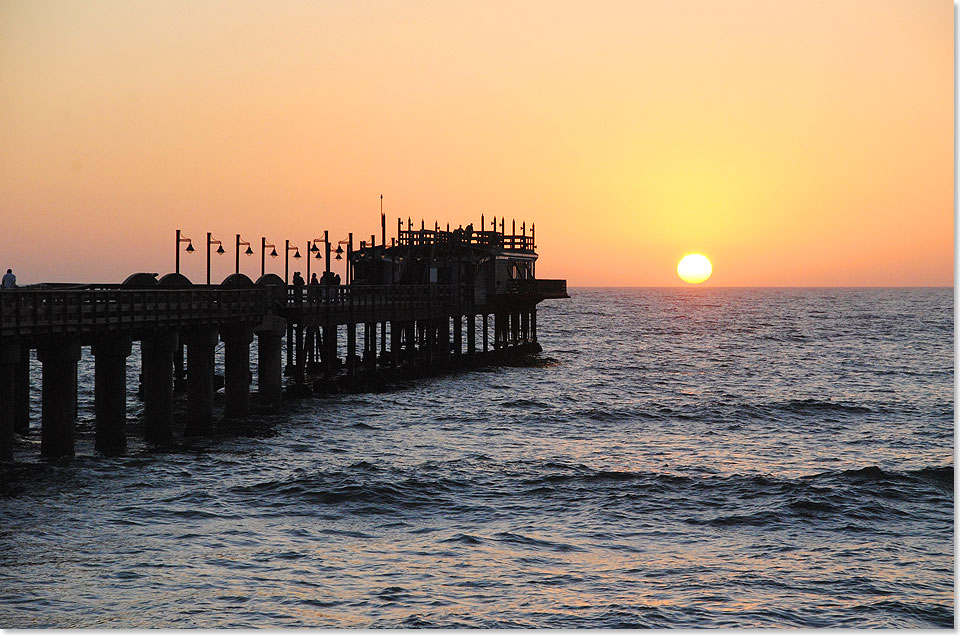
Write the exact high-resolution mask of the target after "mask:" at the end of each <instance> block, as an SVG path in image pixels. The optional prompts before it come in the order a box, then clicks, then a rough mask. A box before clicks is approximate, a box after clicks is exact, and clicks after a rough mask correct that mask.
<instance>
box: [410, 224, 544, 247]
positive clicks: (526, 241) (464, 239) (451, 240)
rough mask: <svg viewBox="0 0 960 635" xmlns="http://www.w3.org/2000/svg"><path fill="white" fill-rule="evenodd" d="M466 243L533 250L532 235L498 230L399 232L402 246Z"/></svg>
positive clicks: (413, 230) (419, 230)
mask: <svg viewBox="0 0 960 635" xmlns="http://www.w3.org/2000/svg"><path fill="white" fill-rule="evenodd" d="M458 243H459V244H468V245H478V246H483V247H489V246H492V247H499V248H501V249H504V250H505V251H531V252H532V251H533V250H534V246H533V236H524V235H520V236H509V235H505V234H501V233H500V232H488V231H472V232H470V233H467V232H464V231H461V230H457V231H452V232H447V231H442V230H440V231H437V230H433V229H409V230H403V231H401V232H400V239H399V244H400V245H402V246H411V245H412V246H414V247H419V246H425V245H448V244H458Z"/></svg>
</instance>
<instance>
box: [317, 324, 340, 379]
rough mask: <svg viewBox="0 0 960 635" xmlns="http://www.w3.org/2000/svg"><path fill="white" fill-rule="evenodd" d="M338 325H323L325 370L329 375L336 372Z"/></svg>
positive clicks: (323, 360)
mask: <svg viewBox="0 0 960 635" xmlns="http://www.w3.org/2000/svg"><path fill="white" fill-rule="evenodd" d="M336 359H337V326H336V325H335V324H334V325H330V324H325V325H324V326H323V359H322V360H321V361H322V362H323V371H324V372H325V373H326V374H327V375H328V376H329V375H332V374H333V373H335V372H336V370H337V365H336Z"/></svg>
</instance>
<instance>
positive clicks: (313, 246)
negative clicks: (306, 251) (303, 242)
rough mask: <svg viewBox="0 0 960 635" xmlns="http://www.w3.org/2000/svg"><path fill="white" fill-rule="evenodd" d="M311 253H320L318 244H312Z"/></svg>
mask: <svg viewBox="0 0 960 635" xmlns="http://www.w3.org/2000/svg"><path fill="white" fill-rule="evenodd" d="M310 251H312V252H314V253H316V252H318V251H320V250H319V249H317V243H310Z"/></svg>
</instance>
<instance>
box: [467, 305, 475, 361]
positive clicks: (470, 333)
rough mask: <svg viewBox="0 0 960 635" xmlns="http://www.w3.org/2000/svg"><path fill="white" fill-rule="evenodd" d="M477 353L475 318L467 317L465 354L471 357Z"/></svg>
mask: <svg viewBox="0 0 960 635" xmlns="http://www.w3.org/2000/svg"><path fill="white" fill-rule="evenodd" d="M476 352H477V316H476V315H472V314H471V315H468V316H467V354H468V355H473V354H474V353H476Z"/></svg>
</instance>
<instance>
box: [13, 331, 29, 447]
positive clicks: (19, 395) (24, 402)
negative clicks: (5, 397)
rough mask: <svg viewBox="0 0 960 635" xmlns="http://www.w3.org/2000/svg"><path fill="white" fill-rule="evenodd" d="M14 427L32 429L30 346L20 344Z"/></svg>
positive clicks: (15, 374) (15, 376)
mask: <svg viewBox="0 0 960 635" xmlns="http://www.w3.org/2000/svg"><path fill="white" fill-rule="evenodd" d="M13 429H14V431H15V432H17V433H18V434H26V433H27V432H28V431H29V430H30V347H29V346H26V345H21V346H20V362H19V363H18V364H17V365H16V366H15V367H14V369H13Z"/></svg>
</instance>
